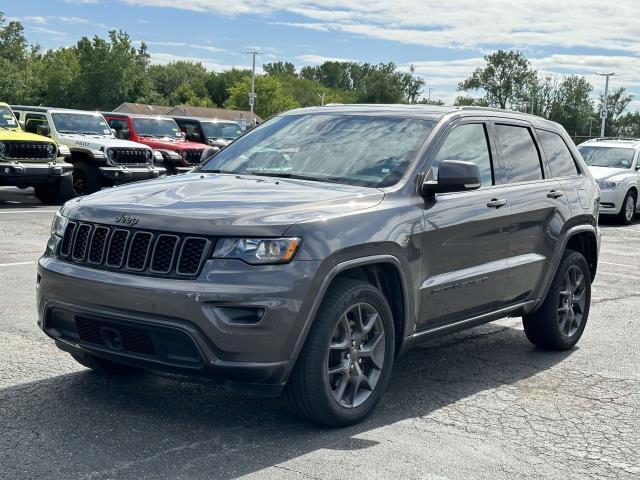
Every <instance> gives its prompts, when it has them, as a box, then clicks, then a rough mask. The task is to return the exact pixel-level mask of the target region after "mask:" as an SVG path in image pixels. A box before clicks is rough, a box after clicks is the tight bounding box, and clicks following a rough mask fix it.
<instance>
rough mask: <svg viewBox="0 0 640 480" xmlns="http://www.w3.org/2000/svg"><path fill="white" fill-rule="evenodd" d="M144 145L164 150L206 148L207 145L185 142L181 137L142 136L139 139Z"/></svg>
mask: <svg viewBox="0 0 640 480" xmlns="http://www.w3.org/2000/svg"><path fill="white" fill-rule="evenodd" d="M141 141H142V142H144V144H145V145H148V146H150V147H151V148H153V149H160V150H162V149H165V150H174V151H176V150H206V149H207V148H209V145H205V144H204V143H198V142H187V141H186V140H182V139H173V138H170V137H163V138H144V139H141Z"/></svg>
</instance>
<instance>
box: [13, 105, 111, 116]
mask: <svg viewBox="0 0 640 480" xmlns="http://www.w3.org/2000/svg"><path fill="white" fill-rule="evenodd" d="M11 109H12V110H19V111H28V112H38V113H47V112H63V113H82V114H85V115H86V114H88V115H102V114H101V113H100V112H98V111H96V110H79V109H76V108H53V107H34V106H30V105H11Z"/></svg>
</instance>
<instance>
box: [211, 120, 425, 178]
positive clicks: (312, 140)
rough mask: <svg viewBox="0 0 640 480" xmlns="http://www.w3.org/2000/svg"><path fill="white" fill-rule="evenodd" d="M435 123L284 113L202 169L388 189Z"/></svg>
mask: <svg viewBox="0 0 640 480" xmlns="http://www.w3.org/2000/svg"><path fill="white" fill-rule="evenodd" d="M432 126H433V122H431V121H428V120H422V119H415V118H406V117H382V116H366V115H340V114H315V115H285V116H282V117H277V118H275V119H273V120H270V121H269V122H267V123H265V124H264V125H262V126H260V127H258V128H257V129H255V130H253V131H252V132H250V133H248V134H247V135H244V136H243V137H241V138H239V139H238V140H236V141H235V142H233V143H232V144H231V145H229V146H228V147H227V148H225V149H224V150H222V151H221V152H220V153H219V154H218V155H216V156H214V157H212V158H211V159H210V160H209V161H207V162H206V163H205V164H204V165H203V166H202V167H201V171H205V172H207V171H211V172H215V171H222V172H225V173H250V174H255V175H273V176H290V177H294V178H295V177H300V178H305V179H309V180H319V181H329V182H338V183H347V184H352V185H363V186H371V187H386V186H389V185H393V184H394V183H396V182H397V181H398V180H400V178H401V177H402V175H403V174H404V172H405V170H406V169H407V166H408V165H409V162H410V161H411V159H412V158H413V156H414V154H415V153H416V151H417V150H418V148H419V147H420V145H421V144H422V143H423V141H424V139H425V138H426V136H427V134H428V133H429V131H430V130H431V127H432Z"/></svg>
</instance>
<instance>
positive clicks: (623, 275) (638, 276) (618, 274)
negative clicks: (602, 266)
mask: <svg viewBox="0 0 640 480" xmlns="http://www.w3.org/2000/svg"><path fill="white" fill-rule="evenodd" d="M598 275H609V276H610V277H620V278H633V279H634V280H640V275H625V274H624V273H613V272H603V271H601V270H598V273H596V277H597V276H598Z"/></svg>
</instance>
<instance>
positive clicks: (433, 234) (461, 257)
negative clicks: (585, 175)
mask: <svg viewBox="0 0 640 480" xmlns="http://www.w3.org/2000/svg"><path fill="white" fill-rule="evenodd" d="M494 159H495V150H494V149H493V148H491V145H490V142H489V135H488V130H487V125H486V124H485V123H484V122H481V121H475V122H474V121H465V122H462V123H457V124H454V125H453V126H452V127H451V128H450V129H449V130H448V132H447V133H446V134H445V138H444V140H443V141H442V143H441V146H440V148H439V149H438V153H436V155H435V157H434V159H433V162H432V164H431V172H430V174H431V175H433V178H437V169H438V165H439V163H440V162H442V161H443V160H463V161H468V162H473V163H476V164H477V165H478V167H479V168H480V172H481V177H482V186H481V187H480V188H479V189H478V190H474V191H467V192H456V193H444V194H437V195H436V196H435V197H434V198H428V199H426V200H425V206H424V218H425V234H424V237H423V252H422V257H423V262H422V270H423V281H422V283H421V285H420V287H419V288H420V292H419V295H420V321H419V324H418V329H419V330H423V329H428V328H432V327H436V326H439V325H443V324H446V323H450V322H454V321H457V320H462V319H466V318H470V317H473V316H476V315H480V314H483V313H487V312H490V311H493V310H496V309H498V308H500V307H502V306H504V302H505V298H504V293H505V280H506V276H507V274H508V264H507V253H506V252H508V250H509V228H508V227H509V212H510V206H509V202H508V196H507V192H506V189H505V187H504V186H502V185H500V184H499V183H500V182H499V181H497V179H498V178H499V175H497V172H498V171H499V170H498V165H497V162H495V161H494Z"/></svg>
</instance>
